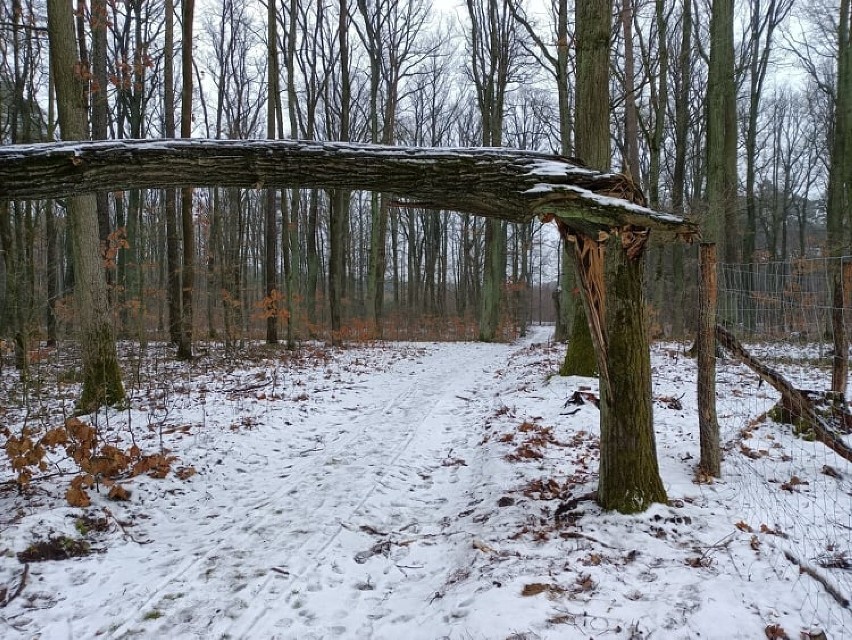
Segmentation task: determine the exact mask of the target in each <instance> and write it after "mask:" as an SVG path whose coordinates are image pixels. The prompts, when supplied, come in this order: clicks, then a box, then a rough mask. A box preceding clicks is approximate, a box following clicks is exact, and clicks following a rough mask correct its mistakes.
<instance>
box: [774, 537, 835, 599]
mask: <svg viewBox="0 0 852 640" xmlns="http://www.w3.org/2000/svg"><path fill="white" fill-rule="evenodd" d="M783 552H784V557H785V558H787V560H789V561H790V562H792V563H793V564H794V565H796V566H797V567H799V572H800V573H804V574H806V575H809V576H810V577H811V578H813V579H814V580H816V581H817V582H819V583H820V584H821V585H822V586H823V588H824V589H825V591H826V593H828V595H830V596H831V597H832V598H834V600H835V601H836V602H837V604H839V605H840V606H841V607H844V608H846V609H848V608H849V599H848V598H847V597H846V596H844V595H843V594H842V593H840V591H838V589H837V587H835V586H834V585H833V584H831V583H830V582H829V581H828V578H826V577H825V576H823V575H820V573H819V572H818V571H817V570H816V569H814V568H813V567H809V566H808V565H806V564H805V563H803V562H802V561H800V560H799V559H798V558H796V556H794V555H793V554H792V553H790V552H789V551H787V550H786V549H784V550H783Z"/></svg>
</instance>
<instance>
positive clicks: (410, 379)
mask: <svg viewBox="0 0 852 640" xmlns="http://www.w3.org/2000/svg"><path fill="white" fill-rule="evenodd" d="M509 351H510V347H507V346H505V345H503V346H499V345H477V344H470V345H463V346H460V348H459V349H458V350H456V351H455V352H454V353H453V356H454V357H453V358H451V359H447V358H446V355H447V353H446V352H436V353H431V354H427V355H425V356H423V357H422V358H421V360H420V361H419V362H418V364H417V366H416V367H412V366H411V363H410V362H406V363H405V365H406V366H405V368H404V369H401V370H400V371H394V370H393V367H392V368H391V370H390V371H389V372H387V373H385V374H381V375H375V376H371V377H369V378H367V379H366V380H365V381H363V382H362V384H360V385H359V388H358V389H357V390H356V393H354V394H352V393H351V392H350V394H349V395H348V397H347V401H348V402H355V403H356V404H355V405H354V406H352V405H350V406H346V407H343V406H339V405H338V406H334V405H332V406H325V405H317V406H315V407H312V409H311V411H309V414H310V415H309V416H308V417H306V418H305V419H304V421H302V422H300V423H296V424H293V425H292V426H288V425H285V424H276V423H275V421H274V419H270V420H268V422H269V424H266V425H264V426H262V427H260V428H259V430H258V432H257V433H254V434H252V437H246V436H243V437H241V438H238V439H237V440H235V441H233V442H232V443H230V444H231V446H232V448H231V449H230V450H225V451H223V450H222V448H221V447H215V446H212V447H211V448H210V449H208V450H206V449H205V448H204V447H205V443H204V442H203V441H202V442H201V443H200V444H199V447H198V449H199V450H198V451H197V452H196V454H197V458H200V459H202V460H203V459H206V460H207V462H208V466H207V468H202V466H199V464H198V463H197V464H196V466H199V470H200V471H201V476H200V480H201V481H203V482H205V483H206V486H205V487H204V489H203V493H199V496H198V498H199V500H198V501H188V500H186V499H185V497H184V498H182V499H181V501H180V504H182V505H187V504H190V505H192V506H191V507H190V508H189V509H188V510H182V511H179V510H177V509H176V507H174V506H170V505H169V502H168V499H167V498H166V497H164V496H163V497H160V498H158V499H157V501H156V502H155V503H154V504H153V506H152V509H153V510H154V512H153V513H152V520H153V522H152V523H151V524H148V525H146V527H145V529H146V534H147V536H148V537H149V538H150V539H152V540H153V541H154V542H153V544H152V545H148V546H144V547H141V548H138V547H136V548H134V547H133V546H129V547H128V548H127V549H126V551H128V552H129V553H131V554H133V556H135V557H132V558H127V557H126V556H125V558H124V560H123V562H122V565H123V566H122V574H123V575H121V574H120V575H114V574H113V575H111V574H112V569H111V568H110V566H109V565H110V564H111V562H110V560H111V559H112V558H113V557H114V556H115V555H116V550H114V549H113V550H111V551H110V554H109V556H108V557H107V558H104V566H103V567H102V569H103V572H104V573H105V574H106V576H108V577H106V579H107V580H108V582H109V583H110V584H111V585H114V586H113V588H112V589H111V590H110V591H111V593H109V596H108V598H107V600H106V602H103V603H102V605H101V606H102V607H103V613H104V623H105V624H106V626H107V629H108V635H109V637H116V638H118V637H123V636H125V635H132V634H133V633H134V632H136V631H138V630H140V628H144V633H145V635H146V636H147V635H149V634H150V635H158V633H160V634H162V635H163V636H164V637H165V636H168V637H205V638H206V637H234V638H253V637H262V638H273V637H282V638H283V637H289V638H292V637H299V638H311V637H317V638H325V637H330V636H334V635H338V636H346V637H376V638H379V637H388V638H393V637H400V633H405V635H406V637H414V636H415V635H416V633H413V632H412V629H411V621H410V618H411V616H410V615H406V616H401V617H400V616H396V617H395V616H394V611H397V610H404V611H410V610H411V609H412V608H411V606H403V607H397V606H395V604H394V601H395V600H397V599H402V600H407V601H412V600H414V601H417V602H419V603H422V606H423V607H427V606H428V603H429V601H430V599H431V598H432V596H433V595H434V594H435V593H436V592H437V591H438V590H439V589H440V587H441V585H442V584H443V582H444V581H445V579H446V577H447V566H448V565H449V564H451V563H448V562H447V559H448V555H449V556H450V557H451V556H452V553H453V546H454V545H455V544H456V543H458V542H459V536H452V535H450V536H446V535H444V534H445V533H446V531H447V528H448V526H449V525H450V523H451V522H454V521H455V519H456V517H457V515H458V514H459V513H460V512H463V511H464V510H465V509H466V508H467V505H466V504H464V503H461V504H460V503H459V501H460V500H464V496H465V492H466V489H465V487H466V486H468V485H469V484H470V483H471V481H472V476H473V475H474V474H475V473H476V471H475V468H476V466H477V465H472V466H468V465H467V464H465V458H467V459H471V458H473V457H474V456H475V455H476V445H477V438H478V434H479V433H480V429H479V427H477V424H481V422H482V420H483V419H484V417H485V416H486V414H487V413H488V412H489V411H490V410H491V409H492V407H491V404H490V403H491V400H490V399H489V398H488V397H483V396H482V393H481V388H482V387H483V386H487V384H488V383H489V382H490V379H491V378H492V376H493V371H494V369H495V368H497V367H498V366H499V365H500V364H501V362H505V358H506V356H507V354H508V353H509ZM210 444H211V445H212V444H213V443H210ZM237 447H238V449H237ZM219 462H221V464H217V463H219ZM249 479H250V481H249ZM199 484H200V483H199ZM176 504H177V503H176ZM157 524H160V525H161V526H159V527H158V526H157ZM362 527H363V529H362ZM187 535H190V536H192V538H193V541H194V542H193V544H192V545H189V548H191V549H192V555H191V556H188V557H187V556H186V555H185V554H186V550H187V548H188V545H187V541H186V539H185V537H186V536H187ZM464 543H465V548H466V549H469V548H470V544H471V538H470V537H467V538H466V539H465V540H464ZM424 555H425V556H426V558H425V561H423V562H421V561H420V560H421V556H424ZM436 557H438V558H443V559H442V560H441V561H439V562H435V560H434V559H435V558H436ZM430 559H431V561H430ZM424 568H426V569H425V570H424ZM128 569H130V570H131V572H132V573H131V575H128V573H127V571H128ZM115 570H116V571H119V569H118V567H116V568H115ZM146 575H149V576H152V577H154V579H153V580H152V581H150V582H149V580H146V579H145V578H144V576H146ZM162 575H165V576H167V577H166V578H165V579H163V578H159V579H158V578H156V577H155V576H162ZM93 577H94V576H87V578H86V581H87V582H90V583H91V582H94V583H97V582H99V581H100V578H98V577H94V578H95V579H94V580H93V579H92V578H93ZM122 578H123V580H122ZM128 578H129V580H128ZM99 593H100V594H103V593H104V589H103V585H101V589H100V590H99ZM93 595H94V594H93ZM89 604H90V605H91V604H94V603H91V602H90V603H89ZM415 609H416V608H415ZM459 615H463V613H462V612H460V613H459ZM143 621H144V623H143ZM329 621H332V622H333V624H331V625H329V624H328V623H329ZM69 626H70V627H72V628H74V632H75V633H74V635H75V637H77V634H80V632H84V633H85V631H95V630H94V629H88V630H84V629H82V628H79V626H76V625H74V624H73V622H69ZM75 627H76V628H75ZM101 630H103V629H101ZM438 631H439V630H438V629H437V628H436V621H434V620H432V622H431V623H430V625H429V629H428V631H427V632H426V633H425V635H424V637H436V636H437V635H441V634H440V633H439V632H438Z"/></svg>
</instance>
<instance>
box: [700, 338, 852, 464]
mask: <svg viewBox="0 0 852 640" xmlns="http://www.w3.org/2000/svg"><path fill="white" fill-rule="evenodd" d="M716 340H717V341H718V342H719V344H720V345H721V346H722V347H724V348H725V349H727V350H728V351H729V352H730V354H731V355H732V356H734V358H736V359H737V360H739V361H740V362H741V363H742V364H744V365H745V366H747V367H748V368H749V369H751V370H752V371H754V372H755V373H756V374H757V376H758V377H759V378H760V379H761V380H763V381H764V382H766V383H767V384H768V385H770V386H771V387H773V388H774V389H775V390H776V391H778V393H780V394H781V400H779V402H778V408H779V409H780V410H781V415H782V419H783V420H784V421H785V422H788V421H789V422H790V423H792V424H794V425H796V426H797V428H798V429H800V430H810V431H813V434H814V438H815V439H816V440H819V441H820V442H822V443H823V444H825V446H827V447H828V448H829V449H831V450H832V451H834V452H835V453H836V454H837V455H839V456H840V457H841V458H845V459H846V460H849V461H850V462H852V447H850V446H849V445H848V444H846V442H845V441H844V440H843V437H842V433H841V432H846V433H848V431H849V425H850V424H852V414H850V413H849V411H848V409H847V408H846V404H845V403H844V402H842V397H840V398H830V397H827V396H826V394H824V393H815V392H813V391H808V390H803V389H797V388H796V387H794V386H793V385H792V384H791V383H790V382H789V381H788V380H787V379H786V378H784V376H782V375H781V374H780V373H779V372H777V371H775V369H773V368H772V367H769V366H767V365H766V364H765V363H763V362H761V361H760V360H758V359H757V358H755V357H754V356H753V355H752V354H751V353H749V351H748V350H747V349H746V348H745V347H744V346H743V344H742V343H741V342H740V341H739V340H737V338H736V336H734V334H732V333H731V332H730V331H728V330H727V329H725V327H723V326H721V325H716Z"/></svg>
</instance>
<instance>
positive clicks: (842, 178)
mask: <svg viewBox="0 0 852 640" xmlns="http://www.w3.org/2000/svg"><path fill="white" fill-rule="evenodd" d="M850 20H852V10H850V0H841V3H840V21H839V29H838V34H837V36H838V38H837V39H838V59H837V91H836V97H835V104H834V136H833V139H832V147H831V166H830V168H829V174H828V203H827V204H828V206H827V214H828V215H827V227H828V250H829V254H830V255H831V256H833V257H835V258H836V257H838V256H842V255H844V254H845V253H846V252H847V251H848V249H849V244H850V242H849V235H850V218H849V215H850V214H849V210H850V206H852V158H850V153H852V40H850V30H852V27H850ZM834 262H835V263H836V266H835V268H834V269H833V272H832V292H833V300H832V327H833V331H832V333H833V340H834V354H835V355H834V362H833V367H832V376H831V388H832V391H834V392H836V393H840V394H844V395H845V393H846V387H847V379H848V374H849V356H848V349H849V346H848V345H849V341H848V338H847V336H846V325H845V322H844V316H845V302H844V297H845V296H844V291H845V289H846V288H847V287H848V286H849V283H848V281H847V282H844V280H845V277H844V276H845V274H844V269H843V268H842V263H841V261H840V260H839V259H838V260H835V261H834Z"/></svg>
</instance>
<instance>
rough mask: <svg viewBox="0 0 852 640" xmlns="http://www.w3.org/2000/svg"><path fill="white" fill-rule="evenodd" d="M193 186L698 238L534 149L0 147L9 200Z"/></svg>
mask: <svg viewBox="0 0 852 640" xmlns="http://www.w3.org/2000/svg"><path fill="white" fill-rule="evenodd" d="M188 185H192V186H196V187H199V186H217V185H218V186H223V187H244V188H258V187H261V186H264V187H265V186H276V187H304V188H320V189H347V190H355V189H362V190H369V191H385V192H389V193H393V194H395V195H396V196H397V197H398V198H406V199H408V200H411V201H414V202H416V203H417V204H418V206H422V207H424V208H429V209H437V210H449V211H460V212H466V213H470V214H473V215H477V216H485V217H491V218H501V219H503V220H508V221H509V222H529V221H530V220H532V219H533V218H535V217H537V216H548V215H550V216H554V217H556V218H558V219H560V220H562V221H563V222H566V223H569V224H570V225H571V226H572V228H574V229H576V230H577V231H580V232H582V233H585V234H587V235H590V236H597V233H598V232H599V231H609V230H611V229H614V228H619V227H624V226H636V227H642V228H647V229H652V230H654V232H655V234H656V235H658V236H660V237H663V238H669V239H671V238H672V237H675V236H681V237H683V238H690V237H694V236H695V234H696V233H697V226H696V225H695V223H693V222H691V221H688V220H684V219H683V218H681V217H679V216H675V215H670V214H665V213H658V212H656V211H652V210H650V209H647V208H646V207H644V206H643V203H644V196H643V195H642V192H641V191H640V190H639V189H638V187H637V186H636V185H635V184H634V183H633V181H632V180H630V179H629V178H627V177H626V176H624V175H622V174H617V173H609V172H601V171H595V170H592V169H588V168H585V167H581V166H578V165H577V164H576V161H575V162H574V163H572V162H571V161H569V160H568V159H566V158H562V157H560V156H553V155H549V154H545V153H539V152H535V151H516V150H511V149H505V150H493V149H475V148H473V149H440V148H437V149H429V148H421V147H383V146H376V145H362V144H354V143H334V142H311V141H289V140H275V141H266V140H206V139H205V140H202V139H193V140H134V141H128V140H124V141H110V142H96V143H93V142H88V143H87V142H78V143H54V144H43V145H26V146H24V145H15V146H6V147H0V200H12V199H43V198H53V197H62V196H72V195H79V194H82V193H88V192H93V191H97V190H104V189H106V190H111V191H112V190H115V191H121V190H127V189H132V188H142V187H158V188H164V187H168V186H178V187H182V186H188Z"/></svg>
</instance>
